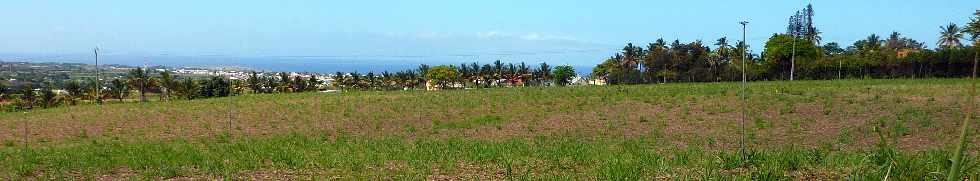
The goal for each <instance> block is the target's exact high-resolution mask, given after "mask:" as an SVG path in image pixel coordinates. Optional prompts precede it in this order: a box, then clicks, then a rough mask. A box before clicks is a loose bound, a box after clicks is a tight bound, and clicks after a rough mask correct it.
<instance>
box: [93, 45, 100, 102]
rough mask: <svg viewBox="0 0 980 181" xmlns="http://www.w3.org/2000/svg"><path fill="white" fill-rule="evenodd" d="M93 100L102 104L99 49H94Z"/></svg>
mask: <svg viewBox="0 0 980 181" xmlns="http://www.w3.org/2000/svg"><path fill="white" fill-rule="evenodd" d="M93 51H94V52H95V100H96V102H98V103H99V104H102V69H100V68H99V47H95V49H94V50H93Z"/></svg>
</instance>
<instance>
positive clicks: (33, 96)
mask: <svg viewBox="0 0 980 181" xmlns="http://www.w3.org/2000/svg"><path fill="white" fill-rule="evenodd" d="M18 93H19V94H20V99H18V101H17V103H16V104H17V108H18V109H33V108H34V105H35V103H36V102H37V93H36V92H35V91H34V88H31V85H29V84H28V85H23V86H21V87H20V91H18Z"/></svg>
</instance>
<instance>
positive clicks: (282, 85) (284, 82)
mask: <svg viewBox="0 0 980 181" xmlns="http://www.w3.org/2000/svg"><path fill="white" fill-rule="evenodd" d="M292 84H293V83H291V82H290V80H289V74H287V73H286V72H279V87H278V90H279V92H283V93H285V92H289V86H291V85H292Z"/></svg>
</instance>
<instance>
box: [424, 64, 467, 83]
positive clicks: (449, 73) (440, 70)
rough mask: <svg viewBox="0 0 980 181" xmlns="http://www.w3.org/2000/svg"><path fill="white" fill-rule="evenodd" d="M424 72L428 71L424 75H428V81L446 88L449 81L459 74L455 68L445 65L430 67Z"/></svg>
mask: <svg viewBox="0 0 980 181" xmlns="http://www.w3.org/2000/svg"><path fill="white" fill-rule="evenodd" d="M426 72H428V73H427V74H426V77H428V79H429V81H431V82H432V83H433V84H436V85H439V87H441V88H446V86H447V85H448V84H449V83H452V81H453V80H456V78H457V77H458V76H459V72H457V71H456V69H453V68H452V67H449V66H445V65H440V66H435V67H432V68H430V69H428V71H426Z"/></svg>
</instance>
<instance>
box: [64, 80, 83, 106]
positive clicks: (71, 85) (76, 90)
mask: <svg viewBox="0 0 980 181" xmlns="http://www.w3.org/2000/svg"><path fill="white" fill-rule="evenodd" d="M65 92H68V95H66V96H65V102H67V103H68V105H75V103H76V99H78V98H81V97H82V94H83V93H84V92H85V88H83V87H82V83H80V82H78V81H77V80H72V81H68V82H67V83H65Z"/></svg>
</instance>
